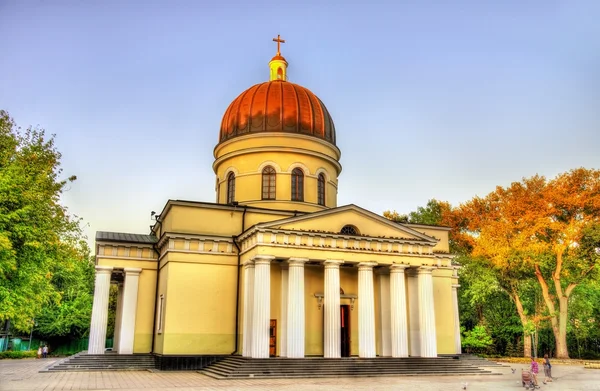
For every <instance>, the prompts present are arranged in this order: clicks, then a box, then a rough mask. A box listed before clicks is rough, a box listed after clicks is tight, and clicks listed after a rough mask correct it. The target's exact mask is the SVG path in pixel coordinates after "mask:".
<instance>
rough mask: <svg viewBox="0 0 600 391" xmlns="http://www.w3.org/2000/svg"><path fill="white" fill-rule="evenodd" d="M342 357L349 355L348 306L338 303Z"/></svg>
mask: <svg viewBox="0 0 600 391" xmlns="http://www.w3.org/2000/svg"><path fill="white" fill-rule="evenodd" d="M340 325H341V329H342V330H341V340H342V357H350V306H349V305H347V304H344V305H340Z"/></svg>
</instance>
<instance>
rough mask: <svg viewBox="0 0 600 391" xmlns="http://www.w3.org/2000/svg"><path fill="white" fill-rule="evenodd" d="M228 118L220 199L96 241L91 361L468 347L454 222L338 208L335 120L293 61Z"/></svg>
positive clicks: (406, 352) (217, 165) (417, 352)
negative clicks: (114, 289)
mask: <svg viewBox="0 0 600 391" xmlns="http://www.w3.org/2000/svg"><path fill="white" fill-rule="evenodd" d="M274 41H275V42H277V53H276V55H275V56H274V57H273V58H272V59H271V61H270V62H269V80H268V81H265V82H262V83H259V84H256V85H254V86H252V87H250V88H248V89H247V90H245V91H243V92H242V93H241V94H240V95H239V96H238V97H237V98H235V99H234V100H233V102H231V104H230V105H229V107H228V108H227V109H226V110H225V114H224V115H223V120H222V122H221V128H220V132H219V139H218V143H217V145H216V146H215V148H214V163H213V170H214V172H215V190H216V200H215V202H198V201H184V200H169V201H167V203H166V205H165V206H164V208H163V209H162V211H161V212H160V213H159V214H156V215H155V216H154V217H155V220H156V222H155V224H154V225H153V226H152V227H151V231H150V232H149V233H148V234H129V233H119V232H97V234H96V246H95V249H96V277H95V291H94V303H93V310H92V321H91V329H90V339H89V349H88V353H89V354H103V353H104V352H105V341H106V337H107V335H106V330H107V319H108V312H109V292H110V286H111V284H115V285H117V286H118V296H117V305H116V315H115V331H114V338H113V351H115V352H118V353H119V354H132V353H152V354H154V355H156V356H157V357H158V358H160V359H161V360H163V361H168V360H177V359H180V358H182V357H187V358H189V357H219V356H228V355H242V356H244V357H250V358H268V357H289V358H302V357H311V356H320V357H325V358H337V357H351V356H357V357H376V356H382V357H383V356H390V357H437V356H438V355H439V354H456V353H460V349H461V348H460V329H459V315H458V302H457V288H458V286H459V285H458V276H457V267H456V266H453V264H452V262H451V261H452V255H451V254H450V253H449V246H448V234H449V228H446V227H438V226H429V225H419V224H399V223H396V222H393V221H390V220H388V219H385V218H384V217H382V216H380V215H378V214H376V213H373V212H370V211H368V210H365V209H363V208H361V207H359V206H356V205H352V204H351V205H344V206H338V205H337V192H338V176H339V175H340V172H341V170H342V166H341V164H340V156H341V151H340V149H339V148H338V147H337V146H336V129H335V126H334V121H333V119H332V117H331V115H330V114H329V112H328V111H327V108H326V107H325V104H324V103H323V102H322V101H321V100H320V99H319V98H318V97H317V96H316V95H315V94H314V93H313V92H311V91H310V90H309V89H307V88H305V87H302V86H300V85H298V84H294V83H292V82H289V81H288V75H287V67H288V63H287V61H286V59H285V58H284V57H283V56H282V55H281V51H280V44H281V43H283V42H284V41H283V40H282V39H280V38H279V36H278V37H277V38H276V39H274Z"/></svg>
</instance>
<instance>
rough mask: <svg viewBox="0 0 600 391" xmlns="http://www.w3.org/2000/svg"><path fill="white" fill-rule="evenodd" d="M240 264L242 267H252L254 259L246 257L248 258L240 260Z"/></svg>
mask: <svg viewBox="0 0 600 391" xmlns="http://www.w3.org/2000/svg"><path fill="white" fill-rule="evenodd" d="M242 266H243V267H244V269H248V268H253V267H254V261H253V260H252V259H248V260H246V261H244V262H242Z"/></svg>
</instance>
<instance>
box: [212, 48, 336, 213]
mask: <svg viewBox="0 0 600 391" xmlns="http://www.w3.org/2000/svg"><path fill="white" fill-rule="evenodd" d="M273 40H274V41H275V42H277V54H276V55H275V57H273V59H271V61H270V62H269V69H270V80H269V81H267V82H264V83H260V84H257V85H254V86H252V87H250V88H248V89H247V90H246V91H244V92H242V93H241V94H240V95H239V96H238V97H237V98H236V99H234V100H233V102H232V103H231V104H230V105H229V107H228V108H227V110H226V111H225V114H224V115H223V121H222V123H221V129H220V136H219V144H218V145H217V146H216V147H215V150H214V157H215V161H214V163H213V169H214V172H215V174H216V175H217V179H216V181H217V185H216V190H217V202H218V203H220V204H232V203H239V204H244V205H249V206H257V207H265V208H273V209H286V210H299V211H305V212H313V211H317V210H322V209H326V208H333V207H336V206H337V188H338V176H339V174H340V172H341V170H342V166H341V165H340V163H339V160H340V156H341V152H340V150H339V148H338V147H337V146H336V133H335V126H334V123H333V120H332V118H331V115H330V114H329V112H328V110H327V108H326V107H325V105H324V104H323V102H322V101H321V100H320V99H319V98H318V97H317V96H316V95H315V94H314V93H312V92H311V91H310V90H309V89H307V88H305V87H302V86H300V85H298V84H294V83H290V82H288V81H287V65H288V63H287V61H286V60H285V58H284V57H283V56H282V55H281V52H280V44H281V43H283V42H285V41H284V40H282V39H281V38H280V37H279V36H278V37H277V38H276V39H273Z"/></svg>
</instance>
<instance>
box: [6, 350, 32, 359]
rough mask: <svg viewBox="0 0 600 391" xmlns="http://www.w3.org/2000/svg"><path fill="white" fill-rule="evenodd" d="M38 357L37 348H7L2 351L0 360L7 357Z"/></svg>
mask: <svg viewBox="0 0 600 391" xmlns="http://www.w3.org/2000/svg"><path fill="white" fill-rule="evenodd" d="M33 357H37V352H36V351H35V350H27V351H19V350H16V351H15V350H7V351H5V352H0V360H2V359H5V358H33Z"/></svg>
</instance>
